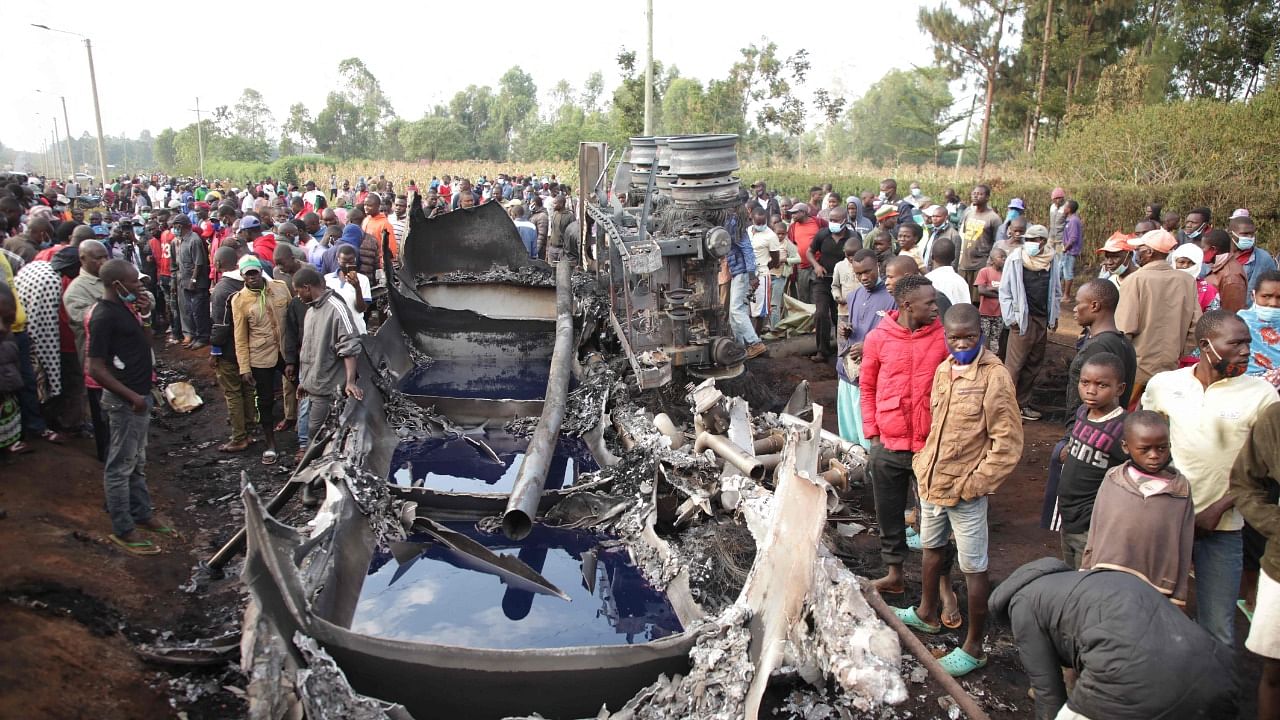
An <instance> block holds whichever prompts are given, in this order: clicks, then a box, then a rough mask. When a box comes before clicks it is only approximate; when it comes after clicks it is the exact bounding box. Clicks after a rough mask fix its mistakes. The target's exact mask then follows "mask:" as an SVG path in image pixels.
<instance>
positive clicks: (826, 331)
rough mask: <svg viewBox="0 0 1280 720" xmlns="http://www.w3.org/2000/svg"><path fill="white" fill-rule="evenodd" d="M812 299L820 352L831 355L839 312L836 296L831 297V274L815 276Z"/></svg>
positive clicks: (816, 336) (815, 331) (815, 334)
mask: <svg viewBox="0 0 1280 720" xmlns="http://www.w3.org/2000/svg"><path fill="white" fill-rule="evenodd" d="M809 299H810V301H812V302H813V305H814V311H813V328H814V338H815V340H816V341H817V345H818V354H819V355H822V356H823V357H830V356H831V354H832V345H831V338H832V332H833V329H834V328H835V327H836V322H837V312H836V301H835V298H833V297H831V275H830V274H828V275H827V276H826V277H815V278H814V279H813V287H812V289H811V290H810V298H809Z"/></svg>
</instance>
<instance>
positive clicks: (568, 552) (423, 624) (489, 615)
mask: <svg viewBox="0 0 1280 720" xmlns="http://www.w3.org/2000/svg"><path fill="white" fill-rule="evenodd" d="M445 525H446V526H447V527H449V528H450V529H452V530H456V531H458V532H461V533H464V534H466V535H467V536H468V537H470V538H472V539H473V540H475V541H477V542H479V543H481V544H483V545H485V546H486V547H488V548H489V549H490V550H493V551H494V552H497V553H499V554H506V555H510V554H515V555H516V556H517V557H519V558H520V560H522V561H524V562H525V563H526V564H527V565H529V566H530V567H531V568H533V569H534V570H535V571H537V572H539V573H541V574H542V576H543V577H545V578H546V579H547V580H549V581H550V582H551V583H552V584H554V585H555V586H557V587H558V588H559V589H560V590H562V591H563V592H564V593H565V594H566V595H568V596H569V600H568V601H565V600H563V599H561V598H559V597H555V596H554V595H547V594H535V593H533V592H530V591H527V590H523V589H518V588H515V587H511V586H509V585H507V584H504V583H503V582H502V581H501V580H500V579H499V578H498V577H497V576H496V575H491V574H487V573H484V572H479V571H476V570H472V569H467V566H468V563H467V562H466V559H465V558H461V557H458V556H457V555H456V554H455V553H454V551H452V550H450V549H448V548H447V547H445V546H444V545H442V544H440V543H436V542H433V541H432V539H431V538H430V536H426V535H417V536H413V537H411V538H410V540H411V541H416V542H423V543H425V549H424V550H423V551H422V552H421V553H420V554H418V555H416V556H414V557H412V558H410V559H408V560H407V561H406V562H404V563H399V562H397V561H396V560H395V559H394V558H393V557H392V556H391V554H390V553H389V552H385V551H384V552H379V553H377V554H375V556H374V558H373V560H372V562H371V563H370V566H369V575H368V577H367V578H366V579H365V582H364V587H363V589H362V590H361V594H360V600H359V603H358V604H357V606H356V613H355V617H354V619H353V620H352V623H351V629H352V630H354V631H356V632H360V633H366V634H369V635H374V636H377V637H383V638H391V639H397V640H411V641H417V642H429V643H437V644H445V645H459V646H463V647H473V648H487V649H508V650H520V649H532V648H558V647H575V646H584V645H623V644H626V645H634V644H641V643H646V642H649V641H652V640H657V639H659V638H663V637H667V636H669V635H673V634H676V633H679V632H681V631H682V627H681V625H680V621H679V620H678V619H677V618H676V614H675V611H674V610H672V608H671V604H670V603H669V602H668V601H667V599H666V596H665V595H664V594H663V593H661V592H659V591H657V590H655V589H654V588H653V587H652V586H651V585H650V584H649V583H648V581H646V580H645V579H644V577H643V576H642V575H641V574H640V572H639V571H638V570H637V569H636V568H635V567H634V566H633V565H631V563H630V559H629V557H628V555H627V550H626V548H625V547H624V546H623V545H621V544H619V543H616V542H615V541H614V540H613V538H610V537H608V536H607V535H602V534H599V533H596V532H593V531H589V530H570V529H564V528H552V527H547V526H542V525H538V526H535V527H534V529H533V532H532V533H531V534H530V535H529V536H528V537H527V538H525V539H524V540H522V541H519V542H516V541H511V540H508V539H507V538H506V537H505V536H503V535H502V534H501V533H496V534H493V535H489V534H485V533H482V532H480V531H478V530H476V528H475V526H474V523H469V522H462V523H446V524H445Z"/></svg>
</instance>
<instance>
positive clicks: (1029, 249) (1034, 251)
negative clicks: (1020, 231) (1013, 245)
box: [1022, 242, 1040, 257]
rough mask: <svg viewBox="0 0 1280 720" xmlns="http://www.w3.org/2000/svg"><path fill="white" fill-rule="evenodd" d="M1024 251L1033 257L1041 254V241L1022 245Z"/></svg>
mask: <svg viewBox="0 0 1280 720" xmlns="http://www.w3.org/2000/svg"><path fill="white" fill-rule="evenodd" d="M1022 252H1024V253H1026V254H1027V255H1029V256H1031V257H1035V256H1037V255H1039V254H1040V243H1038V242H1029V243H1026V244H1025V245H1023V246H1022Z"/></svg>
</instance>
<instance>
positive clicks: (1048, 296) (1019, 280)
mask: <svg viewBox="0 0 1280 720" xmlns="http://www.w3.org/2000/svg"><path fill="white" fill-rule="evenodd" d="M1009 243H1010V245H1009V257H1008V259H1007V260H1005V263H1004V272H1003V274H1002V275H1001V276H1000V288H999V297H1000V314H1001V316H1002V317H1003V318H1004V324H1005V325H1006V326H1008V328H1009V345H1008V347H1007V348H1006V350H1005V359H1004V364H1005V368H1006V369H1008V371H1009V377H1011V378H1013V382H1014V384H1015V385H1016V386H1017V393H1018V407H1019V408H1020V409H1021V411H1022V419H1023V420H1039V419H1040V417H1041V415H1040V412H1039V411H1037V410H1035V409H1033V408H1032V407H1031V391H1032V390H1033V389H1034V388H1035V382H1036V376H1038V375H1039V374H1040V368H1041V366H1042V365H1043V364H1044V352H1045V347H1046V346H1047V344H1048V342H1049V332H1050V331H1052V330H1056V329H1057V328H1058V310H1059V308H1060V306H1061V304H1062V284H1061V282H1060V280H1061V272H1062V271H1061V269H1060V268H1059V265H1058V263H1059V262H1060V258H1059V257H1058V253H1057V252H1056V247H1055V246H1054V244H1053V243H1051V242H1049V230H1048V228H1046V227H1045V226H1043V225H1032V226H1030V227H1028V228H1027V231H1026V235H1025V236H1024V238H1019V237H1017V236H1016V235H1014V236H1012V237H1010V239H1009Z"/></svg>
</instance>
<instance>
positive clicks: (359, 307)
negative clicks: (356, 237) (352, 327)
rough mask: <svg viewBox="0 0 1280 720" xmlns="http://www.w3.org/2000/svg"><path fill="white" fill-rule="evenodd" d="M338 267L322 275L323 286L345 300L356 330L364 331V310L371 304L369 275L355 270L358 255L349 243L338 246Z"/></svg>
mask: <svg viewBox="0 0 1280 720" xmlns="http://www.w3.org/2000/svg"><path fill="white" fill-rule="evenodd" d="M337 259H338V269H337V270H334V271H333V272H331V273H328V274H326V275H325V276H324V284H325V287H327V288H329V289H330V290H333V291H334V292H335V293H337V295H338V296H339V297H341V298H342V299H343V300H345V301H346V303H347V307H349V308H351V315H352V316H353V318H354V319H355V324H356V331H357V333H358V334H360V335H363V334H364V332H365V323H364V312H365V310H368V309H369V306H370V305H372V304H373V291H372V290H371V288H370V286H369V276H368V275H365V274H364V273H361V272H357V271H356V267H357V265H358V262H359V255H358V254H357V253H356V249H355V248H354V247H353V246H351V245H346V244H343V245H339V246H338V253H337Z"/></svg>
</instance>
